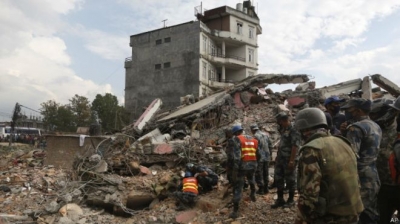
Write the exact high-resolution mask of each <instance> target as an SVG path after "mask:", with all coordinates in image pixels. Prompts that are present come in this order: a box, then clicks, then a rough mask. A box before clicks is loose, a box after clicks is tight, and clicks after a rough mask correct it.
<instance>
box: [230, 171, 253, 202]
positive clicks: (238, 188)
mask: <svg viewBox="0 0 400 224" xmlns="http://www.w3.org/2000/svg"><path fill="white" fill-rule="evenodd" d="M254 173H255V170H239V172H238V174H237V180H236V183H234V186H233V203H234V204H239V202H240V199H242V193H243V186H244V179H245V178H247V181H248V182H249V184H250V189H251V192H255V191H256V185H255V181H254Z"/></svg>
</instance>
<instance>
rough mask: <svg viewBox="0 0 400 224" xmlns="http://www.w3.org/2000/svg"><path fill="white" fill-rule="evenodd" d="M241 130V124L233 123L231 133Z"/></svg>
mask: <svg viewBox="0 0 400 224" xmlns="http://www.w3.org/2000/svg"><path fill="white" fill-rule="evenodd" d="M241 130H243V128H242V125H240V124H238V125H234V126H233V127H232V133H233V134H235V133H236V132H238V131H241Z"/></svg>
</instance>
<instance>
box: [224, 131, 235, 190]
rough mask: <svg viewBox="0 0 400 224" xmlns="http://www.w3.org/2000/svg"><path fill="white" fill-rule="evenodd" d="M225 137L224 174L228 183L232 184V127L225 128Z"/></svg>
mask: <svg viewBox="0 0 400 224" xmlns="http://www.w3.org/2000/svg"><path fill="white" fill-rule="evenodd" d="M225 138H226V146H225V153H226V155H227V157H228V158H227V163H226V176H227V178H228V181H229V183H230V184H232V166H233V146H234V143H233V134H232V129H230V128H227V129H226V130H225Z"/></svg>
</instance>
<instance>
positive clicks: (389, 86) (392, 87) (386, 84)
mask: <svg viewBox="0 0 400 224" xmlns="http://www.w3.org/2000/svg"><path fill="white" fill-rule="evenodd" d="M371 79H372V81H373V82H374V84H376V85H377V86H379V87H381V88H382V89H384V90H386V91H388V92H389V93H390V94H392V95H393V96H394V97H395V98H397V97H398V96H399V95H400V88H399V86H398V85H396V84H395V83H393V82H392V81H390V80H388V79H387V78H385V77H383V76H381V75H379V74H375V75H372V76H371Z"/></svg>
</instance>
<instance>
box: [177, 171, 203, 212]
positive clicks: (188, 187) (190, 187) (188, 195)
mask: <svg viewBox="0 0 400 224" xmlns="http://www.w3.org/2000/svg"><path fill="white" fill-rule="evenodd" d="M181 186H182V190H181V191H176V192H174V197H175V198H176V199H178V201H177V208H176V210H177V211H182V210H185V209H187V208H192V207H193V206H194V205H195V204H196V200H197V195H198V194H199V191H198V183H197V179H196V178H195V177H193V174H192V173H191V172H189V171H186V172H185V177H184V178H183V180H182V185H181Z"/></svg>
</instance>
